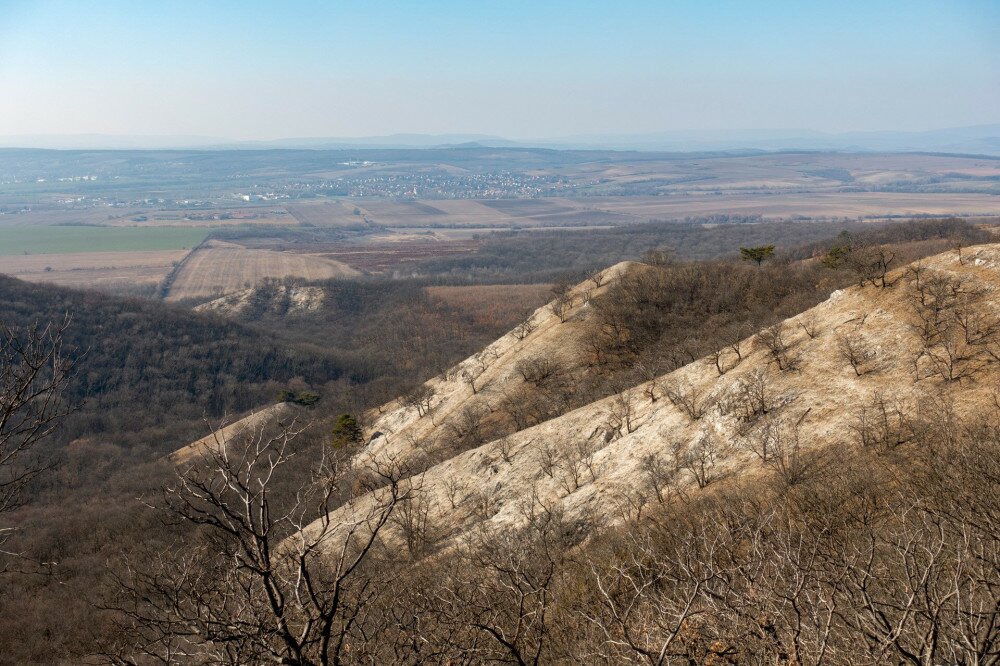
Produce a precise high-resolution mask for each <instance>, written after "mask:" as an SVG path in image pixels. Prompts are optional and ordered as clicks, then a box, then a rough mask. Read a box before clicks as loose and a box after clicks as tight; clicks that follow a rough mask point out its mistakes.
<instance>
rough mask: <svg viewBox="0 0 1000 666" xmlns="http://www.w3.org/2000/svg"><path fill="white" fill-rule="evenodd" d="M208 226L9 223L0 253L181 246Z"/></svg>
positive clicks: (187, 245) (191, 243)
mask: <svg viewBox="0 0 1000 666" xmlns="http://www.w3.org/2000/svg"><path fill="white" fill-rule="evenodd" d="M208 231H209V230H208V229H203V228H202V229H199V228H193V227H158V228H140V227H85V226H12V227H5V228H4V229H3V231H2V232H0V256H10V255H26V254H27V255H31V254H67V253H86V252H138V251H144V250H183V249H190V248H193V247H195V246H196V245H198V244H199V243H201V241H203V240H204V239H205V236H206V235H208Z"/></svg>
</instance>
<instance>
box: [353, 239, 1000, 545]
mask: <svg viewBox="0 0 1000 666" xmlns="http://www.w3.org/2000/svg"><path fill="white" fill-rule="evenodd" d="M882 282H883V281H882V280H881V279H879V277H878V276H877V275H876V276H874V278H873V279H872V280H871V281H870V282H869V283H868V284H866V285H865V286H853V287H850V288H848V289H845V290H842V291H838V292H834V293H833V294H832V295H831V297H830V298H829V299H828V300H827V301H825V302H824V303H822V304H820V305H819V306H817V307H815V308H813V309H811V310H809V311H807V312H804V313H802V314H801V315H799V316H797V317H794V318H792V319H790V320H787V321H786V322H784V324H783V325H781V326H779V327H774V328H772V329H768V330H766V331H762V332H760V333H758V334H757V335H754V336H752V337H751V338H748V339H746V340H744V341H743V342H742V343H740V344H739V345H738V347H736V348H734V349H732V350H729V351H727V353H726V354H724V355H723V356H722V359H721V360H722V362H723V369H724V370H725V372H724V374H721V375H720V373H719V371H718V370H717V368H716V363H715V359H714V358H711V357H710V358H705V359H701V360H699V361H696V362H694V363H691V364H690V365H687V366H685V367H683V368H680V369H679V370H677V371H675V372H672V373H670V374H668V375H666V376H663V377H660V378H658V379H656V380H653V381H651V382H647V383H645V384H642V385H639V386H635V387H633V388H631V389H629V390H627V391H624V392H622V393H620V394H618V395H615V396H611V397H609V398H606V399H604V400H600V401H598V402H595V403H593V404H589V405H586V406H584V407H582V408H579V409H577V410H575V411H572V412H570V413H567V414H565V415H563V416H560V417H558V418H555V419H552V420H549V421H546V422H544V423H541V424H539V425H537V426H534V427H531V428H527V429H524V430H522V431H519V432H517V433H516V434H513V435H510V436H508V437H505V438H502V439H500V440H496V441H492V442H489V443H487V444H484V445H482V446H479V447H477V448H475V449H472V450H468V451H465V452H463V453H459V454H458V455H455V456H454V457H452V458H450V459H447V460H444V461H443V462H440V463H439V464H437V465H434V466H433V467H431V468H430V469H427V470H426V471H425V472H423V473H422V474H421V475H420V476H419V478H417V479H415V480H414V483H415V485H418V486H419V488H420V492H419V494H418V496H417V499H416V500H414V501H417V502H419V503H421V506H422V507H423V510H424V511H426V515H427V521H426V522H427V524H428V525H431V526H433V530H434V533H433V535H431V536H430V537H428V538H431V539H432V540H433V541H435V542H437V543H447V541H448V540H453V539H455V538H456V537H458V536H460V535H462V534H464V533H467V532H468V531H469V530H471V529H473V528H475V527H476V526H477V525H490V524H492V525H518V524H522V523H523V522H524V521H525V520H526V517H527V516H529V515H531V514H532V513H536V512H538V511H541V510H545V511H553V510H558V511H561V512H563V513H564V515H565V516H567V517H568V518H570V519H575V520H578V521H580V524H581V525H584V526H585V525H589V524H592V523H613V522H616V521H618V520H620V519H622V518H623V517H625V516H629V515H633V516H634V515H635V514H636V512H638V511H641V508H642V506H643V505H644V504H646V503H650V502H655V501H656V500H657V498H663V497H665V496H666V495H669V494H671V493H678V492H685V493H687V492H697V489H698V488H700V487H706V486H711V485H712V484H713V483H715V482H716V481H719V480H721V479H723V478H725V477H726V476H728V475H736V474H739V475H746V474H761V473H765V472H766V473H775V472H776V473H778V474H781V475H783V476H785V478H786V480H788V481H794V480H795V477H796V476H797V475H804V474H809V473H810V472H811V471H813V470H815V469H816V468H817V467H818V466H819V465H821V464H823V463H824V462H825V461H824V458H823V454H829V455H833V454H834V453H835V452H836V451H837V450H838V449H837V448H836V447H837V446H838V445H842V444H851V445H862V446H869V447H874V448H886V449H887V448H892V447H894V446H897V445H899V444H901V443H903V442H906V441H910V440H913V439H917V438H919V436H920V432H921V430H922V429H928V428H935V427H939V426H940V425H941V424H942V423H948V422H951V421H953V420H954V419H956V418H962V417H963V416H964V415H969V414H973V413H975V412H976V410H977V409H979V408H981V406H982V405H984V404H986V402H987V401H989V400H991V399H993V387H995V385H996V383H995V380H996V379H997V374H998V370H997V369H998V367H1000V366H998V363H997V361H998V360H1000V317H998V316H997V315H996V312H997V311H998V308H1000V291H998V288H1000V245H986V246H979V247H975V248H970V249H966V250H964V251H963V252H962V253H961V254H959V253H955V252H949V253H946V254H942V255H938V256H935V257H932V258H930V259H927V260H924V261H923V262H921V263H919V264H917V265H913V266H910V267H908V268H906V269H900V270H897V271H895V272H893V273H890V274H888V275H887V276H885V284H886V286H884V287H883V286H882ZM578 307H583V306H578ZM536 316H539V313H536ZM576 316H580V311H579V310H578V311H577V314H576ZM542 320H544V321H547V322H548V326H541V325H540V326H539V328H538V329H537V330H536V331H535V333H533V334H532V335H537V336H538V338H536V339H545V340H546V343H545V344H544V345H539V347H538V349H539V350H544V351H546V352H550V353H552V354H557V353H558V351H559V350H561V349H564V348H566V347H567V346H569V342H568V341H564V340H563V338H562V336H563V333H562V332H563V331H565V335H567V336H572V335H573V330H574V329H573V328H572V327H571V326H570V327H564V326H556V325H555V324H554V323H553V322H552V321H551V320H550V319H546V317H545V316H544V313H543V314H542ZM541 323H542V322H541V321H540V324H541ZM527 340H528V338H526V339H525V340H524V341H521V342H527ZM526 346H527V345H526ZM517 347H518V341H517V339H516V337H515V336H513V335H510V336H505V338H503V339H501V340H500V341H498V342H497V343H495V345H493V346H491V348H492V349H495V350H496V354H497V356H496V357H495V358H496V361H495V367H496V368H498V369H497V370H496V371H495V372H496V376H491V375H489V374H488V372H489V370H490V367H487V368H486V370H485V371H483V372H482V373H481V374H480V375H479V377H480V379H481V380H483V381H484V384H483V385H484V386H485V385H486V384H488V383H492V382H497V385H498V386H502V385H513V384H514V383H516V382H517V381H518V380H519V378H518V377H516V376H514V373H511V372H509V370H507V371H505V372H504V373H501V372H500V370H499V368H500V367H501V364H500V359H505V358H510V357H512V356H514V355H516V354H518V353H519V352H518V351H517ZM491 348H488V350H489V349H491ZM737 350H738V351H737ZM488 353H489V354H490V356H491V357H492V355H493V352H489V351H488ZM473 363H475V360H474V359H470V360H467V361H466V362H464V363H463V364H461V365H460V366H458V367H457V368H456V369H455V371H453V372H452V373H449V375H455V374H461V373H462V372H463V371H467V370H469V368H470V367H471V366H472V364H473ZM502 367H503V368H505V369H509V368H510V363H509V362H505V363H503V365H502ZM429 387H430V388H432V389H433V390H434V395H435V397H434V400H433V401H432V402H431V404H430V408H431V411H430V414H428V415H427V416H424V417H422V418H421V417H420V416H419V415H418V414H417V410H416V408H415V407H405V406H396V408H395V409H393V410H391V411H389V412H388V413H386V414H383V415H382V416H381V417H379V418H378V419H377V420H376V421H375V427H376V429H377V432H376V433H375V434H374V436H373V438H372V440H371V442H370V443H369V445H368V446H367V447H366V449H365V451H363V453H362V459H366V458H367V459H372V460H379V459H382V460H384V459H386V458H394V459H396V460H399V461H402V462H404V463H409V462H410V461H412V460H413V457H414V455H415V453H414V451H415V450H416V449H418V448H419V444H420V443H421V442H422V441H424V440H425V439H426V438H432V437H433V435H434V434H435V431H436V430H439V429H440V428H441V425H435V423H437V424H441V423H442V422H452V421H449V419H451V418H453V417H451V416H450V415H451V414H454V413H455V410H456V409H460V408H463V407H465V406H467V405H470V404H474V403H475V402H476V401H482V402H485V401H486V397H484V396H486V395H487V391H485V390H481V389H480V390H478V392H477V393H476V394H472V391H471V389H469V387H463V386H462V384H461V381H460V380H459V379H456V378H454V377H453V376H452V377H451V378H443V379H437V380H434V382H431V383H429ZM463 388H464V389H465V390H464V391H463ZM373 499H374V496H373V495H367V496H362V497H359V498H357V499H356V500H355V501H353V502H351V503H349V504H348V505H346V506H344V507H342V508H341V509H339V510H338V511H337V512H336V515H335V516H334V520H335V521H340V520H345V521H348V520H350V519H351V516H357V517H360V516H363V515H365V511H366V510H367V508H368V507H369V506H370V504H371V502H372V501H373Z"/></svg>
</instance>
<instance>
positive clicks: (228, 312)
mask: <svg viewBox="0 0 1000 666" xmlns="http://www.w3.org/2000/svg"><path fill="white" fill-rule="evenodd" d="M325 297H326V293H325V292H324V291H323V288H322V287H307V286H301V285H284V284H278V285H268V286H266V287H254V288H252V289H245V290H243V291H239V292H236V293H235V294H229V295H227V296H223V297H221V298H217V299H215V300H213V301H208V302H207V303H202V304H201V305H197V306H195V308H194V309H195V311H196V312H214V313H216V314H220V315H223V316H226V317H239V316H240V315H243V314H245V313H247V312H248V311H249V310H251V309H262V310H265V311H267V312H273V313H276V314H280V315H285V314H296V313H300V312H312V311H314V310H317V309H319V307H320V306H321V305H322V304H323V299H324V298H325Z"/></svg>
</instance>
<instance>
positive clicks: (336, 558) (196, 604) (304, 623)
mask: <svg viewBox="0 0 1000 666" xmlns="http://www.w3.org/2000/svg"><path fill="white" fill-rule="evenodd" d="M269 432H270V430H268V429H267V428H266V427H265V426H262V427H260V428H259V429H258V430H257V431H256V432H255V433H253V434H252V436H247V437H244V438H242V441H240V440H231V441H226V440H225V439H217V441H216V445H215V446H214V447H213V448H212V449H211V450H210V451H207V452H206V453H205V457H204V459H203V460H200V461H198V462H197V463H196V464H194V465H192V466H191V467H189V468H187V469H185V470H183V471H181V472H179V473H178V479H177V481H176V483H174V484H173V485H171V486H169V487H168V488H166V489H165V490H164V497H163V502H162V505H161V507H160V508H161V509H162V510H164V511H165V512H166V515H167V516H168V517H170V518H171V519H173V520H177V521H180V522H181V523H184V524H187V525H190V526H191V527H193V528H196V529H195V530H193V531H191V532H190V533H189V536H185V537H183V539H182V540H181V541H180V542H179V543H177V544H176V546H174V547H173V548H171V549H170V550H169V551H168V552H162V553H158V554H153V556H149V554H147V557H148V559H146V560H145V561H142V560H138V559H137V560H132V559H131V558H126V559H125V560H124V562H123V565H122V567H121V568H120V569H119V570H117V571H115V572H114V573H115V580H116V582H117V590H116V591H115V593H114V595H113V598H112V599H111V600H110V603H109V604H108V606H109V607H110V608H113V609H114V610H116V611H117V612H118V614H119V615H118V616H119V618H120V623H121V627H120V629H121V631H122V634H123V635H124V636H126V637H128V641H127V643H126V644H123V645H120V646H117V647H118V649H117V650H115V651H109V653H108V656H109V658H111V659H112V660H113V661H114V662H115V663H140V662H144V661H147V660H159V661H164V662H171V663H172V662H174V661H176V660H194V661H199V662H210V663H260V662H264V661H271V662H275V663H283V664H300V665H310V664H330V663H341V662H342V661H343V660H344V658H345V655H346V654H347V652H348V651H349V649H350V647H349V646H350V642H351V632H352V628H353V626H354V624H355V622H356V621H357V620H358V618H359V617H360V616H361V615H362V614H363V612H364V609H365V607H366V605H368V604H370V603H372V602H373V600H374V599H375V598H376V597H377V596H378V594H380V592H381V590H382V589H383V588H384V585H385V584H386V581H385V580H383V579H380V578H379V575H378V569H379V568H378V567H371V566H370V564H371V561H372V559H373V558H376V557H379V558H380V557H381V556H380V555H378V554H377V553H378V552H379V546H378V544H379V537H380V534H381V533H382V531H383V529H384V528H385V527H386V525H387V524H389V523H390V521H391V519H392V517H393V515H394V514H395V513H396V512H397V511H398V510H399V509H400V507H401V506H402V505H403V504H405V503H406V502H409V501H410V500H411V499H412V498H413V497H414V494H415V493H416V492H417V491H418V490H419V489H418V488H415V487H414V486H413V483H412V481H407V480H404V478H403V477H404V474H403V473H402V470H401V469H400V468H399V467H398V466H396V465H392V464H388V465H384V464H376V463H372V464H371V465H370V466H369V468H368V470H367V471H368V478H370V479H371V482H372V483H373V484H374V485H373V486H371V491H372V492H371V494H370V495H366V496H363V497H361V498H359V499H358V500H349V501H348V503H347V504H346V505H344V507H343V508H342V509H341V510H340V512H339V513H338V514H337V515H338V516H339V518H338V519H336V520H335V519H334V518H333V514H332V513H331V512H332V510H333V508H334V506H335V504H336V503H337V500H338V499H339V497H340V496H341V495H342V492H343V491H342V489H341V484H342V481H343V480H344V479H345V478H346V476H345V470H344V468H343V466H342V463H341V462H340V461H338V460H335V459H330V458H327V457H325V456H321V458H320V460H319V461H318V464H317V466H316V468H315V470H314V472H313V475H312V478H311V480H310V482H309V483H308V484H307V485H306V486H305V487H304V488H302V490H300V491H299V492H296V493H293V495H292V496H291V497H281V496H280V493H279V492H278V487H279V486H280V483H281V476H282V474H283V473H284V472H285V471H286V470H287V469H288V465H289V462H290V461H291V460H292V459H293V456H294V455H295V454H294V453H293V450H292V449H293V447H292V446H291V443H292V441H293V440H294V439H295V437H296V436H297V435H298V433H299V432H300V431H299V430H296V429H294V424H293V425H290V426H279V427H278V428H277V431H276V432H273V434H268V433H269Z"/></svg>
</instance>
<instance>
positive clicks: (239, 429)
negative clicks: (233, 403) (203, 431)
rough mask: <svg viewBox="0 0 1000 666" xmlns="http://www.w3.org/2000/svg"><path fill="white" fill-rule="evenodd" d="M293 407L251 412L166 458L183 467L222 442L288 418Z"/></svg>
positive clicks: (284, 406)
mask: <svg viewBox="0 0 1000 666" xmlns="http://www.w3.org/2000/svg"><path fill="white" fill-rule="evenodd" d="M294 409H295V407H294V405H292V404H291V403H287V402H279V403H277V404H275V405H271V406H269V407H265V408H264V409H261V410H259V411H255V412H251V413H250V414H248V415H247V416H244V417H243V418H241V419H239V420H237V421H233V422H232V423H229V424H227V425H224V426H222V427H220V428H218V429H216V430H214V431H213V432H212V433H211V434H209V435H206V436H204V437H202V438H201V439H198V440H195V441H193V442H191V443H190V444H188V445H186V446H183V447H181V448H179V449H177V450H176V451H174V452H172V453H171V454H170V455H168V456H167V459H168V460H170V462H172V463H174V464H175V465H184V464H187V463H191V462H193V461H195V460H197V458H198V456H199V455H202V454H204V453H206V452H208V451H210V450H212V449H213V448H214V447H216V446H219V445H220V444H221V443H223V442H228V441H231V440H233V439H234V438H237V437H240V436H242V435H246V434H249V433H253V432H255V431H256V430H257V429H258V428H260V427H261V426H263V425H264V424H265V423H269V422H271V421H276V420H278V419H281V418H284V417H286V416H288V415H289V414H290V413H291V412H292V411H294Z"/></svg>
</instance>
